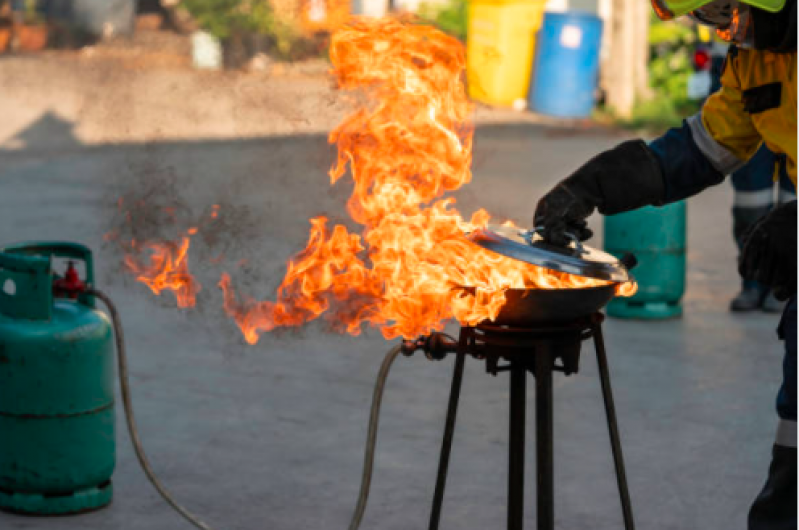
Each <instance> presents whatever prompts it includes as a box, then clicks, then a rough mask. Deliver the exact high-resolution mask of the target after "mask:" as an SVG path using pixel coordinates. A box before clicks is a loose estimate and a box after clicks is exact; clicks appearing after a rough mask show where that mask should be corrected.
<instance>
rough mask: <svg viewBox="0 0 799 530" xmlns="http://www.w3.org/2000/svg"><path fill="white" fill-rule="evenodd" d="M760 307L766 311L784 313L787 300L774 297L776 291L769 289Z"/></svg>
mask: <svg viewBox="0 0 799 530" xmlns="http://www.w3.org/2000/svg"><path fill="white" fill-rule="evenodd" d="M760 308H761V309H762V310H763V311H764V312H766V313H782V310H783V309H785V302H780V301H779V300H777V299H776V298H775V297H774V293H773V292H771V291H769V292H768V293H767V294H766V296H765V297H764V298H763V304H762V305H761V306H760Z"/></svg>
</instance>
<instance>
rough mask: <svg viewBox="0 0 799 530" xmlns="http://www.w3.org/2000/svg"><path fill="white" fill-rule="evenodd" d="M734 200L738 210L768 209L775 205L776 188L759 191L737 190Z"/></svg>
mask: <svg viewBox="0 0 799 530" xmlns="http://www.w3.org/2000/svg"><path fill="white" fill-rule="evenodd" d="M732 200H733V205H734V206H735V207H737V208H767V207H769V206H771V205H772V204H774V187H773V186H772V187H770V188H767V189H765V190H757V191H739V190H735V193H734V194H733V197H732Z"/></svg>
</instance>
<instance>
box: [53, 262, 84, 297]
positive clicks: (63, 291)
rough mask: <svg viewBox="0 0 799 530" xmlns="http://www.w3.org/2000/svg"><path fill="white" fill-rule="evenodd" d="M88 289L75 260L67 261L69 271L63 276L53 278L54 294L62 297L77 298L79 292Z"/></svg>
mask: <svg viewBox="0 0 799 530" xmlns="http://www.w3.org/2000/svg"><path fill="white" fill-rule="evenodd" d="M85 290H86V284H85V283H84V282H82V281H81V279H80V277H79V276H78V271H77V270H76V269H75V262H74V261H68V262H67V272H66V273H65V274H64V277H63V278H58V279H56V280H53V294H54V295H55V296H59V297H62V298H73V299H75V298H77V297H78V294H80V293H82V292H83V291H85Z"/></svg>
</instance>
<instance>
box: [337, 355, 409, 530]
mask: <svg viewBox="0 0 799 530" xmlns="http://www.w3.org/2000/svg"><path fill="white" fill-rule="evenodd" d="M400 351H402V346H401V345H397V346H395V347H393V348H391V350H389V352H388V353H387V354H386V357H385V359H383V364H382V365H380V371H379V372H378V374H377V381H376V382H375V390H374V393H373V394H372V408H371V410H370V411H369V428H368V431H367V434H366V450H365V451H364V455H363V474H362V475H361V491H360V493H359V494H358V504H357V505H356V506H355V512H354V513H353V514H352V520H351V521H350V528H349V530H358V527H359V526H361V519H363V514H364V512H365V511H366V502H367V501H368V500H369V489H370V487H371V485H372V468H373V467H374V461H375V445H376V444H377V427H378V424H379V423H380V403H381V402H382V400H383V390H384V389H385V387H386V380H387V379H388V373H389V371H390V370H391V365H392V364H393V363H394V360H395V359H396V358H397V356H398V355H399V354H400Z"/></svg>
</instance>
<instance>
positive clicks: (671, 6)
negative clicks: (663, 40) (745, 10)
mask: <svg viewBox="0 0 799 530" xmlns="http://www.w3.org/2000/svg"><path fill="white" fill-rule="evenodd" d="M651 1H652V7H653V8H654V9H655V13H657V16H658V17H659V18H660V19H661V20H671V19H672V18H675V17H680V16H682V15H686V14H688V13H691V12H692V11H697V10H699V9H702V8H708V9H718V10H724V9H725V8H726V9H728V10H729V11H730V12H732V9H733V8H734V7H735V6H737V5H738V4H739V2H737V1H735V0H712V1H710V2H709V1H708V0H651ZM740 3H741V4H748V5H750V6H752V7H756V8H758V9H762V10H764V11H768V12H770V13H776V12H777V11H779V10H781V9H782V8H783V7H784V6H785V0H741V2H740Z"/></svg>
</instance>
